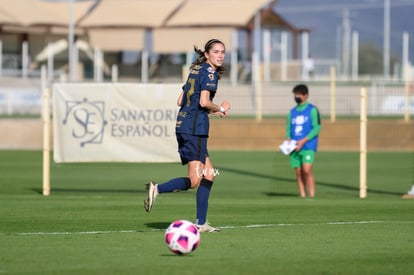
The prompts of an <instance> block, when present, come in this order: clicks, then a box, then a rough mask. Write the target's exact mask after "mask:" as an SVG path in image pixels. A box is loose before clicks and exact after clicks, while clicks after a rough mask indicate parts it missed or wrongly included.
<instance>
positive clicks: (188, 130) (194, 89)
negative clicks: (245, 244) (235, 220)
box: [144, 39, 230, 232]
mask: <svg viewBox="0 0 414 275" xmlns="http://www.w3.org/2000/svg"><path fill="white" fill-rule="evenodd" d="M194 51H195V52H196V53H197V55H198V58H197V59H196V60H195V61H194V62H193V64H192V65H191V66H190V73H189V75H188V78H187V82H186V83H185V84H184V86H183V91H182V92H181V94H180V96H179V97H178V100H177V104H178V106H180V110H179V112H178V116H177V123H176V127H175V132H176V137H177V142H178V152H179V154H180V158H181V163H182V165H187V166H188V172H187V177H181V178H174V179H171V180H169V181H167V182H165V183H162V184H156V183H154V182H153V181H151V182H149V183H148V184H147V190H148V197H147V199H146V200H145V201H144V208H145V210H146V211H147V212H150V211H151V209H152V206H153V204H154V201H155V198H156V197H157V196H158V194H162V193H170V192H174V191H184V190H188V189H190V188H197V193H196V208H197V210H196V223H195V224H196V226H197V227H198V229H199V231H200V232H217V231H219V229H218V228H214V227H212V226H210V225H209V224H207V210H208V200H209V196H210V190H211V187H212V185H213V182H214V178H215V173H214V171H215V170H214V168H213V163H212V162H211V159H210V157H209V155H208V150H207V139H208V134H209V127H210V126H209V124H210V122H209V114H214V115H217V116H220V117H225V116H226V112H227V111H228V110H229V109H230V104H229V103H228V102H227V101H223V102H222V103H221V104H220V105H217V104H215V103H213V98H214V96H215V94H216V91H217V85H218V80H219V79H220V77H221V76H222V74H223V72H224V68H223V67H222V65H223V61H224V56H225V53H226V49H225V45H224V43H223V42H221V41H220V40H218V39H211V40H209V41H208V42H207V43H206V44H205V46H204V50H200V49H198V48H197V47H195V46H194Z"/></svg>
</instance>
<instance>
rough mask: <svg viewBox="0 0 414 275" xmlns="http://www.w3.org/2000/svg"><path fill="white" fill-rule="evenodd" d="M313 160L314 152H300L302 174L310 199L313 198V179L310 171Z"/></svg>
mask: <svg viewBox="0 0 414 275" xmlns="http://www.w3.org/2000/svg"><path fill="white" fill-rule="evenodd" d="M314 160H315V152H314V151H311V150H306V151H303V152H302V173H303V176H304V181H305V185H306V189H307V191H308V193H309V196H310V197H311V198H313V197H315V177H314V175H313V171H312V165H313V162H314Z"/></svg>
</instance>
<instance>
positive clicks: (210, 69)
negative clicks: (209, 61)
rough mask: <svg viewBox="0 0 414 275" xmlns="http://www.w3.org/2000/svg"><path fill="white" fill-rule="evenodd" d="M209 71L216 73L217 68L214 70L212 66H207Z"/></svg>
mask: <svg viewBox="0 0 414 275" xmlns="http://www.w3.org/2000/svg"><path fill="white" fill-rule="evenodd" d="M207 71H208V72H209V73H214V72H215V71H216V70H214V69H213V68H212V67H208V68H207Z"/></svg>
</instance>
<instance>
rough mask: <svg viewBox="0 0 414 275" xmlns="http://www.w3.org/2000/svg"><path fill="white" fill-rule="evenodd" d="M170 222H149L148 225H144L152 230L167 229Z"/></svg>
mask: <svg viewBox="0 0 414 275" xmlns="http://www.w3.org/2000/svg"><path fill="white" fill-rule="evenodd" d="M170 224H171V222H150V223H145V224H144V225H145V226H147V227H149V228H153V229H164V230H165V229H167V228H168V226H170Z"/></svg>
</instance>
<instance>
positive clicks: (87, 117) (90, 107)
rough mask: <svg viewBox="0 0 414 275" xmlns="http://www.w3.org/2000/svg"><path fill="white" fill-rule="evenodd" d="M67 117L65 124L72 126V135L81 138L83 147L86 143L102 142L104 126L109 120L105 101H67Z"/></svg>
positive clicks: (80, 142) (77, 138)
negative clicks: (105, 116)
mask: <svg viewBox="0 0 414 275" xmlns="http://www.w3.org/2000/svg"><path fill="white" fill-rule="evenodd" d="M65 106H66V110H65V118H64V119H63V125H69V126H70V127H71V132H72V137H73V138H74V139H76V140H79V144H80V146H81V147H84V146H85V145H86V144H101V143H102V141H103V134H104V127H105V125H107V124H108V122H107V121H106V120H105V118H104V113H105V102H104V101H88V99H87V98H84V99H83V100H82V101H65Z"/></svg>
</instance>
